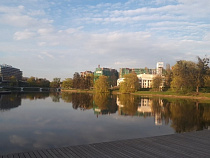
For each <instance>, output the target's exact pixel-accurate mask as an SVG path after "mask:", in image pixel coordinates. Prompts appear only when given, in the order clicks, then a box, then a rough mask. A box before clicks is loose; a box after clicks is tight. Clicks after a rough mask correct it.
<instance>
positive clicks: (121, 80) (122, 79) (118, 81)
mask: <svg viewBox="0 0 210 158" xmlns="http://www.w3.org/2000/svg"><path fill="white" fill-rule="evenodd" d="M123 81H124V78H119V79H118V80H117V86H119V85H120V83H121V82H123Z"/></svg>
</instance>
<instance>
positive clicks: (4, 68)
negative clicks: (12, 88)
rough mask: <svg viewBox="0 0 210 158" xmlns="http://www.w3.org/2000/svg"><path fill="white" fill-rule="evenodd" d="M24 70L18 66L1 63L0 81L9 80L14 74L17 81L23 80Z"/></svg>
mask: <svg viewBox="0 0 210 158" xmlns="http://www.w3.org/2000/svg"><path fill="white" fill-rule="evenodd" d="M22 74H23V73H22V71H20V69H18V68H14V67H12V66H10V65H6V64H4V65H0V81H9V80H10V78H11V77H12V76H14V77H15V78H16V79H17V81H21V80H22Z"/></svg>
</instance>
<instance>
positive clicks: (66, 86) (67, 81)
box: [62, 78, 73, 89]
mask: <svg viewBox="0 0 210 158" xmlns="http://www.w3.org/2000/svg"><path fill="white" fill-rule="evenodd" d="M72 87H73V80H72V78H66V79H65V80H64V81H63V82H62V88H64V89H70V88H72Z"/></svg>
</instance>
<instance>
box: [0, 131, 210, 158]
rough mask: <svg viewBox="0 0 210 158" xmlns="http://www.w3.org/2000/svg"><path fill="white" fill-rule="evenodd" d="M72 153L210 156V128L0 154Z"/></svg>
mask: <svg viewBox="0 0 210 158" xmlns="http://www.w3.org/2000/svg"><path fill="white" fill-rule="evenodd" d="M69 157H76V158H77V157H78V158H79V157H100V158H103V157H104V158H109V157H114V158H115V157H120V158H123V157H126V158H127V157H161V158H162V157H167V158H168V157H196V158H201V157H202V158H204V157H208V158H210V130H204V131H199V132H190V133H184V134H172V135H165V136H156V137H150V138H139V139H130V140H120V141H113V142H104V143H96V144H89V145H79V146H70V147H63V148H56V149H46V150H38V151H31V152H24V153H16V154H8V155H0V158H69Z"/></svg>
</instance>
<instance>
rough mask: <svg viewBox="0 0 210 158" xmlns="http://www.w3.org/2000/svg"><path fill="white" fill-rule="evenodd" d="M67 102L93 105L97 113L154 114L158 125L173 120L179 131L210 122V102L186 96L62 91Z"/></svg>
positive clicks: (198, 128)
mask: <svg viewBox="0 0 210 158" xmlns="http://www.w3.org/2000/svg"><path fill="white" fill-rule="evenodd" d="M62 99H63V100H64V101H65V102H69V103H70V102H72V107H73V108H74V109H78V108H80V109H82V110H89V109H93V110H94V114H96V115H97V116H98V115H104V114H112V113H116V112H117V111H118V115H124V116H139V117H145V118H146V117H154V119H155V124H156V125H162V124H163V123H164V124H166V125H168V124H170V125H171V127H172V128H174V130H175V131H176V132H177V133H182V132H189V131H195V130H202V129H206V128H208V126H209V125H210V104H209V103H206V104H202V103H198V102H195V101H194V100H186V99H161V98H158V97H153V98H152V97H150V98H149V97H142V96H135V95H129V94H121V95H109V94H106V93H97V94H85V93H84V94H82V93H81V94H78V93H72V94H69V93H62Z"/></svg>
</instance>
